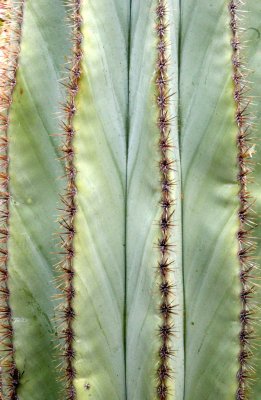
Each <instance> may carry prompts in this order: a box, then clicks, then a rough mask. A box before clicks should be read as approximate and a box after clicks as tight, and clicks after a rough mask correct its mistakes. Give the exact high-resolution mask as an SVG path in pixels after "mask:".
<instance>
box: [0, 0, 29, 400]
mask: <svg viewBox="0 0 261 400" xmlns="http://www.w3.org/2000/svg"><path fill="white" fill-rule="evenodd" d="M0 10H1V14H2V15H3V16H4V18H3V19H4V23H3V28H2V29H3V30H2V32H1V39H0V131H1V133H0V342H1V352H2V357H1V362H0V364H1V375H2V379H1V386H2V387H1V394H3V395H4V396H5V399H6V400H15V399H16V398H17V397H16V389H17V385H18V383H19V373H18V370H17V368H16V364H15V359H14V352H15V350H14V345H13V326H12V311H11V307H10V291H9V287H8V258H9V252H8V238H9V202H10V192H9V157H8V142H9V139H8V127H9V113H10V107H11V104H12V98H13V91H14V88H15V85H16V74H17V69H18V57H19V53H20V42H21V33H22V22H23V10H24V1H23V0H20V1H16V2H14V3H13V2H10V1H9V0H7V1H2V2H0Z"/></svg>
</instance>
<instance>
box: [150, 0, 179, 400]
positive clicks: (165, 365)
mask: <svg viewBox="0 0 261 400" xmlns="http://www.w3.org/2000/svg"><path fill="white" fill-rule="evenodd" d="M167 15H168V11H167V7H166V2H165V0H158V4H157V7H156V35H157V61H156V81H155V84H156V104H157V108H158V118H157V126H158V129H159V152H160V161H159V170H160V175H161V201H160V207H161V216H160V221H159V227H160V232H161V234H160V238H159V240H158V246H157V247H158V250H159V261H158V267H157V269H158V275H159V292H160V297H161V304H160V306H159V312H160V319H161V323H160V326H159V336H160V342H161V344H160V348H159V365H158V368H157V397H158V399H160V400H165V399H167V398H168V395H169V384H168V383H169V380H170V379H171V378H172V375H173V371H172V369H171V367H170V359H171V357H173V355H174V352H173V349H172V346H171V339H172V336H173V334H174V326H173V322H172V321H173V313H174V307H175V306H174V304H173V298H174V294H173V284H172V283H171V279H170V274H171V271H172V264H173V260H172V259H171V257H170V254H171V250H172V243H171V234H170V231H171V228H172V226H173V214H174V198H173V186H174V185H175V182H174V181H173V165H174V159H173V158H172V157H171V156H172V154H171V153H172V151H171V149H172V145H171V140H170V129H171V115H170V111H169V104H170V98H171V94H170V87H169V77H168V66H169V57H168V43H167V35H168V20H167Z"/></svg>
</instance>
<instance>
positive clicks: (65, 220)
mask: <svg viewBox="0 0 261 400" xmlns="http://www.w3.org/2000/svg"><path fill="white" fill-rule="evenodd" d="M68 6H69V15H70V23H71V26H72V43H73V47H72V57H71V60H70V68H69V76H68V80H67V83H66V89H67V100H66V102H65V104H64V105H63V113H64V115H65V117H64V121H63V123H62V129H63V133H62V137H63V144H62V146H61V151H62V153H63V155H62V161H63V162H64V163H65V179H66V182H67V187H66V190H65V193H64V195H63V196H62V203H63V206H64V207H63V210H62V215H61V218H60V225H61V229H62V231H61V233H60V237H61V248H62V251H61V254H62V256H63V259H62V261H61V263H60V264H59V269H60V271H61V277H60V278H61V281H60V284H59V289H60V291H61V298H62V302H61V304H60V306H59V316H60V320H61V328H60V329H61V331H60V336H61V340H62V356H63V359H64V362H63V367H62V369H63V372H64V374H65V376H64V378H65V382H66V400H75V399H76V391H75V387H74V378H75V375H76V371H75V367H74V358H75V351H74V339H75V335H74V330H73V321H74V318H75V311H74V307H73V300H74V297H75V289H74V275H75V271H74V262H73V261H74V236H75V227H74V221H75V215H76V212H77V206H76V194H77V187H76V168H75V163H74V157H75V152H74V146H73V139H74V136H75V134H76V132H75V130H74V126H73V119H74V115H75V113H76V96H77V92H78V90H79V80H80V76H81V60H82V49H81V47H82V46H81V45H82V33H81V25H82V18H81V11H80V10H81V0H70V1H69V3H68Z"/></svg>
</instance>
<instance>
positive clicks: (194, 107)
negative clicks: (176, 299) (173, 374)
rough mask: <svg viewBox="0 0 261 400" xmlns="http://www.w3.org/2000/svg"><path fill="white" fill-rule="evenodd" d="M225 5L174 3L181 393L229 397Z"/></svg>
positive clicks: (232, 313) (233, 352)
mask: <svg viewBox="0 0 261 400" xmlns="http://www.w3.org/2000/svg"><path fill="white" fill-rule="evenodd" d="M227 5H228V2H227V1H224V0H218V1H216V0H208V1H201V0H184V1H182V6H181V63H180V102H181V155H182V156H181V162H182V182H183V193H184V201H183V216H184V219H183V227H184V229H183V254H184V260H183V261H184V284H185V309H186V335H185V341H186V346H185V354H186V358H185V399H186V400H221V399H222V400H232V399H234V398H235V393H236V389H237V381H236V372H237V369H238V361H237V356H238V353H239V342H238V333H239V329H240V326H239V312H240V307H241V304H240V301H239V290H240V287H239V276H238V274H239V263H238V260H237V250H238V243H237V239H236V233H237V230H238V217H237V210H238V198H237V192H238V185H237V182H236V176H237V165H236V157H237V149H236V134H237V129H236V126H235V124H234V111H235V109H234V104H233V93H232V81H231V74H232V68H231V47H230V40H231V36H230V30H229V14H228V9H227Z"/></svg>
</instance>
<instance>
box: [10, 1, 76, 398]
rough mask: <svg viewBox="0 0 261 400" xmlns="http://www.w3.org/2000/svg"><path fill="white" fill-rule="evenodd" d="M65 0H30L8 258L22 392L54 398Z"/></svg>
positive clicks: (14, 111) (15, 118) (14, 124)
mask: <svg viewBox="0 0 261 400" xmlns="http://www.w3.org/2000/svg"><path fill="white" fill-rule="evenodd" d="M67 30H68V29H67V27H66V25H65V7H64V2H63V1H59V0H56V1H53V0H37V1H35V0H27V1H26V6H25V15H24V30H23V39H22V48H21V58H20V68H19V74H18V77H17V82H18V83H17V86H16V89H15V93H14V101H13V105H12V108H11V114H10V118H11V125H10V129H9V132H8V134H9V137H10V159H11V162H10V176H11V180H10V190H11V205H10V213H11V219H10V241H9V251H10V263H9V266H8V268H9V273H10V279H9V285H10V289H11V307H12V310H13V324H14V332H15V335H14V346H15V350H16V353H15V360H16V362H17V366H18V369H19V371H20V374H21V382H20V386H19V389H18V395H19V400H44V399H48V400H57V399H58V393H59V389H60V388H59V384H58V382H57V376H56V372H55V371H56V362H55V360H54V344H53V343H52V341H53V339H54V329H55V328H54V319H53V317H54V310H53V307H54V303H53V299H52V296H53V294H54V284H53V279H54V267H53V265H54V264H55V263H56V262H57V256H56V255H55V254H53V253H54V252H55V251H57V248H56V247H55V242H56V241H57V240H56V239H55V237H54V235H53V234H54V232H55V231H57V229H58V226H57V223H56V221H55V219H56V215H57V213H58V211H57V206H58V193H59V192H60V191H61V185H60V181H59V180H58V177H59V176H61V175H62V174H63V172H62V169H61V166H60V165H59V163H58V161H57V160H56V158H57V154H56V151H55V148H54V138H52V137H50V134H53V133H57V132H58V130H59V127H58V124H59V119H58V118H57V112H58V111H59V109H60V103H61V101H62V86H61V84H60V83H59V82H58V79H60V77H61V70H62V65H63V64H64V61H65V55H66V54H68V50H69V47H68V45H69V43H68V32H67Z"/></svg>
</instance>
